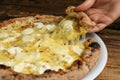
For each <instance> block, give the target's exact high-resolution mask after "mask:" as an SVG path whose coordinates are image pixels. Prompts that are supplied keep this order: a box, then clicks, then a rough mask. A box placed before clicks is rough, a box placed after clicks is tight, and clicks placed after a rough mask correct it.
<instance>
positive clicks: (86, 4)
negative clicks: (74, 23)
mask: <svg viewBox="0 0 120 80" xmlns="http://www.w3.org/2000/svg"><path fill="white" fill-rule="evenodd" d="M95 1H96V0H86V1H85V2H83V3H82V4H81V5H79V6H77V7H76V8H75V11H85V10H87V9H89V8H90V7H91V6H93V4H94V3H95Z"/></svg>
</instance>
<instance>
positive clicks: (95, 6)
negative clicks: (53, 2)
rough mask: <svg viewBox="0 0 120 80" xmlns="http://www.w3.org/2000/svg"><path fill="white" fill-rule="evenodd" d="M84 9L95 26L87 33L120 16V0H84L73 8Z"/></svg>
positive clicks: (76, 9) (106, 24)
mask: <svg viewBox="0 0 120 80" xmlns="http://www.w3.org/2000/svg"><path fill="white" fill-rule="evenodd" d="M75 11H77V12H80V11H84V12H85V13H86V14H87V15H88V16H89V17H90V19H91V20H92V23H93V25H94V26H95V27H94V28H93V29H92V30H90V31H89V33H93V32H98V31H100V30H102V29H104V28H105V27H106V26H108V25H109V24H111V23H113V22H114V21H115V20H116V19H117V18H119V17H120V0H86V1H85V2H83V3H82V4H80V5H78V6H77V7H76V8H75Z"/></svg>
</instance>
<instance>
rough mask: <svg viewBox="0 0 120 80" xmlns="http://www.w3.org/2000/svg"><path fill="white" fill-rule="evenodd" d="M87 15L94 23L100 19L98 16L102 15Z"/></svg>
mask: <svg viewBox="0 0 120 80" xmlns="http://www.w3.org/2000/svg"><path fill="white" fill-rule="evenodd" d="M88 16H89V18H90V19H91V20H92V21H94V22H95V23H97V22H98V20H99V19H100V17H102V16H101V14H92V15H88Z"/></svg>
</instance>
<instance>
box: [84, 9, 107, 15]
mask: <svg viewBox="0 0 120 80" xmlns="http://www.w3.org/2000/svg"><path fill="white" fill-rule="evenodd" d="M85 12H86V13H87V14H88V15H93V14H96V13H97V14H105V11H103V10H102V9H95V8H90V9H88V10H87V11H85Z"/></svg>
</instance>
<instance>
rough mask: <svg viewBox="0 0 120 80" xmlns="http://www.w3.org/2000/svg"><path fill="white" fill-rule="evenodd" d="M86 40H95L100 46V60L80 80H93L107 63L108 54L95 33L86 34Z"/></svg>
mask: <svg viewBox="0 0 120 80" xmlns="http://www.w3.org/2000/svg"><path fill="white" fill-rule="evenodd" d="M87 38H93V39H95V40H96V41H97V42H98V43H99V44H100V46H101V52H100V58H99V60H98V62H97V64H96V66H95V67H94V68H93V69H92V70H91V71H90V72H89V73H88V74H87V75H86V76H85V77H84V78H83V79H82V80H94V79H95V78H96V77H97V76H98V75H99V74H100V73H101V72H102V70H103V69H104V67H105V65H106V62H107V57H108V53H107V49H106V46H105V44H104V42H103V41H102V39H101V38H100V37H99V36H98V35H97V34H95V33H93V34H88V35H87Z"/></svg>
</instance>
